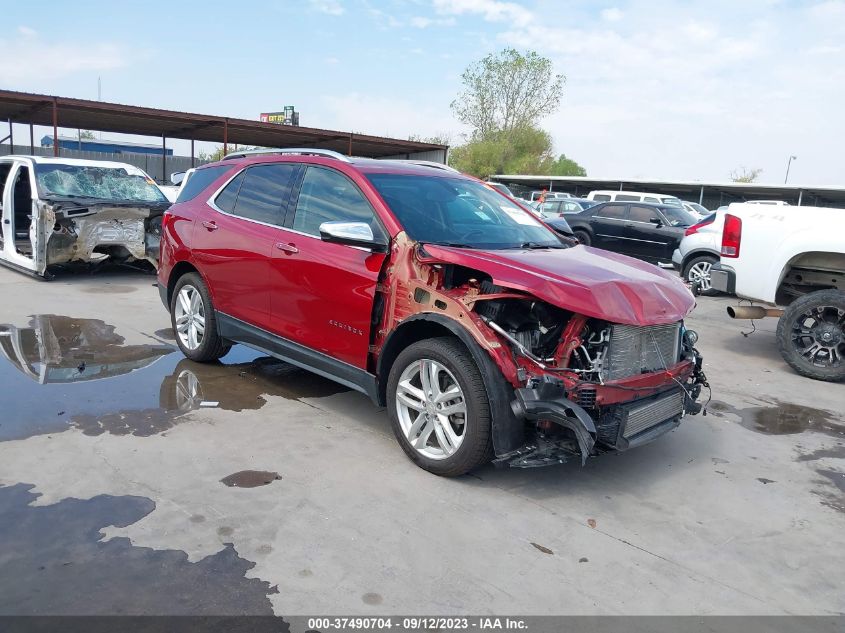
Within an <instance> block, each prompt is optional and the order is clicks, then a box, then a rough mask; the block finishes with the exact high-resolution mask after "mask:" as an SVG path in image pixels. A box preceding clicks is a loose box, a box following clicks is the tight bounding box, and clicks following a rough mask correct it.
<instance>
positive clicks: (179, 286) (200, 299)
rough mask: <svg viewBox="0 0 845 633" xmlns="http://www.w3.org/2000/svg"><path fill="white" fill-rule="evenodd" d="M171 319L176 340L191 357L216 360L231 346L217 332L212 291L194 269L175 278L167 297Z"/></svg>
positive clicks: (207, 360) (200, 359)
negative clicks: (174, 283)
mask: <svg viewBox="0 0 845 633" xmlns="http://www.w3.org/2000/svg"><path fill="white" fill-rule="evenodd" d="M170 321H171V325H172V326H173V333H174V334H175V335H176V344H177V345H178V346H179V349H180V350H182V353H183V354H184V355H185V356H187V357H188V358H190V359H191V360H195V361H199V362H209V361H213V360H217V359H219V358H221V357H223V356H225V355H226V353H227V352H228V351H229V349H231V345H230V344H228V343H227V342H226V341H224V340H223V339H222V338H220V335H219V334H218V333H217V319H216V318H215V316H214V306H213V305H212V304H211V295H210V294H209V292H208V288H207V287H206V285H205V282H203V280H202V277H200V276H199V275H198V274H197V273H187V274H185V275H182V276H181V277H180V278H179V281H177V282H176V286H175V287H174V288H173V297H172V298H171V300H170Z"/></svg>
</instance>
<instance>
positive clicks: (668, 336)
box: [602, 323, 681, 380]
mask: <svg viewBox="0 0 845 633" xmlns="http://www.w3.org/2000/svg"><path fill="white" fill-rule="evenodd" d="M680 343H681V324H680V323H670V324H668V325H649V326H645V327H639V326H636V325H614V326H613V328H612V330H611V334H610V342H609V343H608V350H607V358H606V359H605V362H604V367H603V369H602V377H603V378H604V380H618V379H619V378H626V377H628V376H637V375H639V374H643V373H648V372H652V371H658V370H660V369H663V368H664V367H671V366H672V365H674V364H675V363H677V362H678V360H679V359H680V348H681V345H680Z"/></svg>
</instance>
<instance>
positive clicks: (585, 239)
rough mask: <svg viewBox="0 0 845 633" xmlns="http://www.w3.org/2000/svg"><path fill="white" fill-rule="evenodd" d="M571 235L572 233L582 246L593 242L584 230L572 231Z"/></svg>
mask: <svg viewBox="0 0 845 633" xmlns="http://www.w3.org/2000/svg"><path fill="white" fill-rule="evenodd" d="M572 235H574V236H575V239H576V240H578V242H579V243H581V244H583V245H584V246H589V245H590V244H592V243H593V240H592V239H590V234H589V233H587V232H586V231H572Z"/></svg>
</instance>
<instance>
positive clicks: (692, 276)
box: [687, 261, 713, 291]
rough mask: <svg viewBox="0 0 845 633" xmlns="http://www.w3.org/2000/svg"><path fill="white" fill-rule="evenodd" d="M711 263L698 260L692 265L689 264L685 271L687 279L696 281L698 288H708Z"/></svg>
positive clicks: (692, 281) (709, 286)
mask: <svg viewBox="0 0 845 633" xmlns="http://www.w3.org/2000/svg"><path fill="white" fill-rule="evenodd" d="M712 268H713V264H712V263H711V262H707V261H700V262H698V263H697V264H695V265H694V266H691V267H690V269H689V272H688V273H687V281H689V282H690V283H692V284H695V283H697V284H698V288H699V289H700V290H702V291H704V290H710V288H711V284H710V270H711V269H712Z"/></svg>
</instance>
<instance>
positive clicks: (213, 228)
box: [202, 220, 218, 231]
mask: <svg viewBox="0 0 845 633" xmlns="http://www.w3.org/2000/svg"><path fill="white" fill-rule="evenodd" d="M202 225H203V226H204V227H205V228H207V229H208V230H209V231H216V230H217V228H218V227H217V222H214V221H213V220H212V221H208V220H206V221H205V222H203V223H202Z"/></svg>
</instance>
